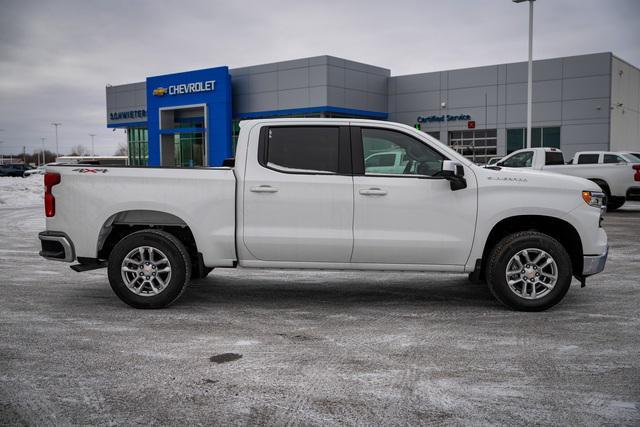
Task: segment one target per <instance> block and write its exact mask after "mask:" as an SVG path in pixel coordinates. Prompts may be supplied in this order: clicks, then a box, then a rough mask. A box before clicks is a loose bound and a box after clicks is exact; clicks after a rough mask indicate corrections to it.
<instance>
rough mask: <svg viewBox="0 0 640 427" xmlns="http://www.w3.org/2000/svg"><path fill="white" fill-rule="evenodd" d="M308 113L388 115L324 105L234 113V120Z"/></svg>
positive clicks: (376, 116) (386, 115)
mask: <svg viewBox="0 0 640 427" xmlns="http://www.w3.org/2000/svg"><path fill="white" fill-rule="evenodd" d="M310 113H340V114H348V115H351V116H364V117H375V118H380V119H386V118H387V117H389V114H388V113H384V112H381V111H366V110H356V109H353V108H342V107H331V106H329V105H325V106H324V107H308V108H291V109H288V110H271V111H257V112H254V113H235V114H234V115H233V118H234V119H258V118H260V117H272V116H285V115H287V116H288V115H292V114H310Z"/></svg>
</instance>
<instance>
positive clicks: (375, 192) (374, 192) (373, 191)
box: [359, 187, 387, 196]
mask: <svg viewBox="0 0 640 427" xmlns="http://www.w3.org/2000/svg"><path fill="white" fill-rule="evenodd" d="M359 193H360V194H362V195H363V196H385V195H386V194H387V191H386V190H383V189H381V188H377V187H374V188H368V189H366V190H360V191H359Z"/></svg>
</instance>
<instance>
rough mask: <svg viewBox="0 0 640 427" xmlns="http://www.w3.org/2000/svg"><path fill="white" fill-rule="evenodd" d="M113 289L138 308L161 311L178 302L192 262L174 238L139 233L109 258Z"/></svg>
mask: <svg viewBox="0 0 640 427" xmlns="http://www.w3.org/2000/svg"><path fill="white" fill-rule="evenodd" d="M108 275H109V283H110V284H111V289H113V291H114V292H115V293H116V295H117V296H118V297H119V298H120V299H121V300H122V301H124V302H125V303H127V304H129V305H130V306H132V307H135V308H162V307H166V306H168V305H170V304H171V303H173V302H174V301H176V300H177V299H178V298H179V297H180V295H182V292H184V290H185V288H186V285H187V283H189V280H190V278H191V260H190V258H189V255H188V253H187V250H186V249H185V247H184V245H183V244H182V242H180V240H178V239H177V238H176V237H175V236H173V235H172V234H170V233H167V232H165V231H160V230H143V231H138V232H135V233H132V234H129V235H128V236H126V237H124V238H123V239H122V240H120V241H119V242H118V243H117V244H116V245H115V247H114V248H113V250H112V251H111V254H110V255H109V265H108Z"/></svg>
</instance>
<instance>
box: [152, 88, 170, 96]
mask: <svg viewBox="0 0 640 427" xmlns="http://www.w3.org/2000/svg"><path fill="white" fill-rule="evenodd" d="M166 93H167V88H166V87H159V88H157V89H154V90H153V95H154V96H163V95H166Z"/></svg>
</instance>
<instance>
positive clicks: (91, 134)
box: [89, 133, 96, 157]
mask: <svg viewBox="0 0 640 427" xmlns="http://www.w3.org/2000/svg"><path fill="white" fill-rule="evenodd" d="M89 136H90V137H91V155H92V156H93V157H95V156H96V150H95V148H94V145H93V137H94V136H96V134H95V133H90V134H89Z"/></svg>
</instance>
